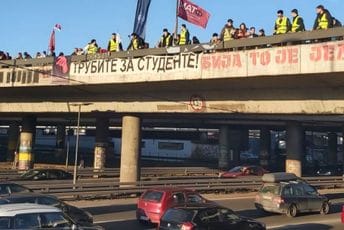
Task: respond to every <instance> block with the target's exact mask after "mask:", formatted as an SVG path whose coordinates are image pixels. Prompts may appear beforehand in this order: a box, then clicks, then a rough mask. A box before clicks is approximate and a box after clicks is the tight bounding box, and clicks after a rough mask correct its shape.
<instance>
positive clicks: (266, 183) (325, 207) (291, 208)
mask: <svg viewBox="0 0 344 230" xmlns="http://www.w3.org/2000/svg"><path fill="white" fill-rule="evenodd" d="M262 180H263V186H262V187H261V188H260V190H259V191H258V194H257V195H256V199H255V206H256V208H257V209H258V210H263V211H267V212H273V213H281V214H286V215H287V216H289V217H295V216H297V214H298V213H304V212H320V213H321V214H327V213H328V212H329V211H330V202H329V200H328V198H327V197H326V196H323V195H320V194H319V193H318V191H317V190H316V189H315V188H314V187H312V186H311V185H309V184H308V183H306V182H305V181H304V180H302V179H300V178H298V177H296V176H295V174H292V173H269V174H265V175H264V176H263V177H262Z"/></svg>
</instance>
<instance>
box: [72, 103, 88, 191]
mask: <svg viewBox="0 0 344 230" xmlns="http://www.w3.org/2000/svg"><path fill="white" fill-rule="evenodd" d="M91 104H92V103H78V104H70V105H71V106H78V122H77V127H76V142H75V157H74V173H73V185H74V188H75V184H76V178H77V166H78V151H79V132H80V114H81V106H87V105H91Z"/></svg>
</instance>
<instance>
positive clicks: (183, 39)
mask: <svg viewBox="0 0 344 230" xmlns="http://www.w3.org/2000/svg"><path fill="white" fill-rule="evenodd" d="M186 34H187V30H186V29H184V28H182V30H181V31H180V40H179V45H186ZM167 44H168V43H167Z"/></svg>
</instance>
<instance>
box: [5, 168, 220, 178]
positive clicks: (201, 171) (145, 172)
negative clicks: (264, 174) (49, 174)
mask: <svg viewBox="0 0 344 230" xmlns="http://www.w3.org/2000/svg"><path fill="white" fill-rule="evenodd" d="M67 171H69V172H72V171H73V169H72V168H71V167H69V168H68V170H67ZM119 173H120V169H119V168H105V169H102V170H95V169H93V168H84V169H79V170H78V177H79V178H91V177H112V178H116V177H119ZM218 173H219V170H217V169H209V168H206V167H147V168H146V167H143V168H142V169H141V177H142V178H145V177H175V176H202V175H203V176H217V175H218ZM18 176H19V172H18V171H17V170H6V171H0V179H2V180H12V179H16V178H18Z"/></svg>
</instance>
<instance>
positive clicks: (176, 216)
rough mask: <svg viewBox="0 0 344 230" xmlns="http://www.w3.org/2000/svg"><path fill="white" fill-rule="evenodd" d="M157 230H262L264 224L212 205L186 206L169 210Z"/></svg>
mask: <svg viewBox="0 0 344 230" xmlns="http://www.w3.org/2000/svg"><path fill="white" fill-rule="evenodd" d="M158 229H159V230H165V229H175V230H177V229H180V230H205V229H207V230H227V229H247V230H249V229H252V230H264V229H266V228H265V224H263V223H260V222H258V221H255V220H253V219H250V218H246V217H242V216H239V215H237V214H235V213H234V212H233V211H232V210H231V209H228V208H224V207H221V206H217V205H214V204H186V205H180V206H175V207H172V208H169V209H168V210H167V211H166V212H165V214H164V215H163V216H162V217H161V220H160V224H159V227H158Z"/></svg>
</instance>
